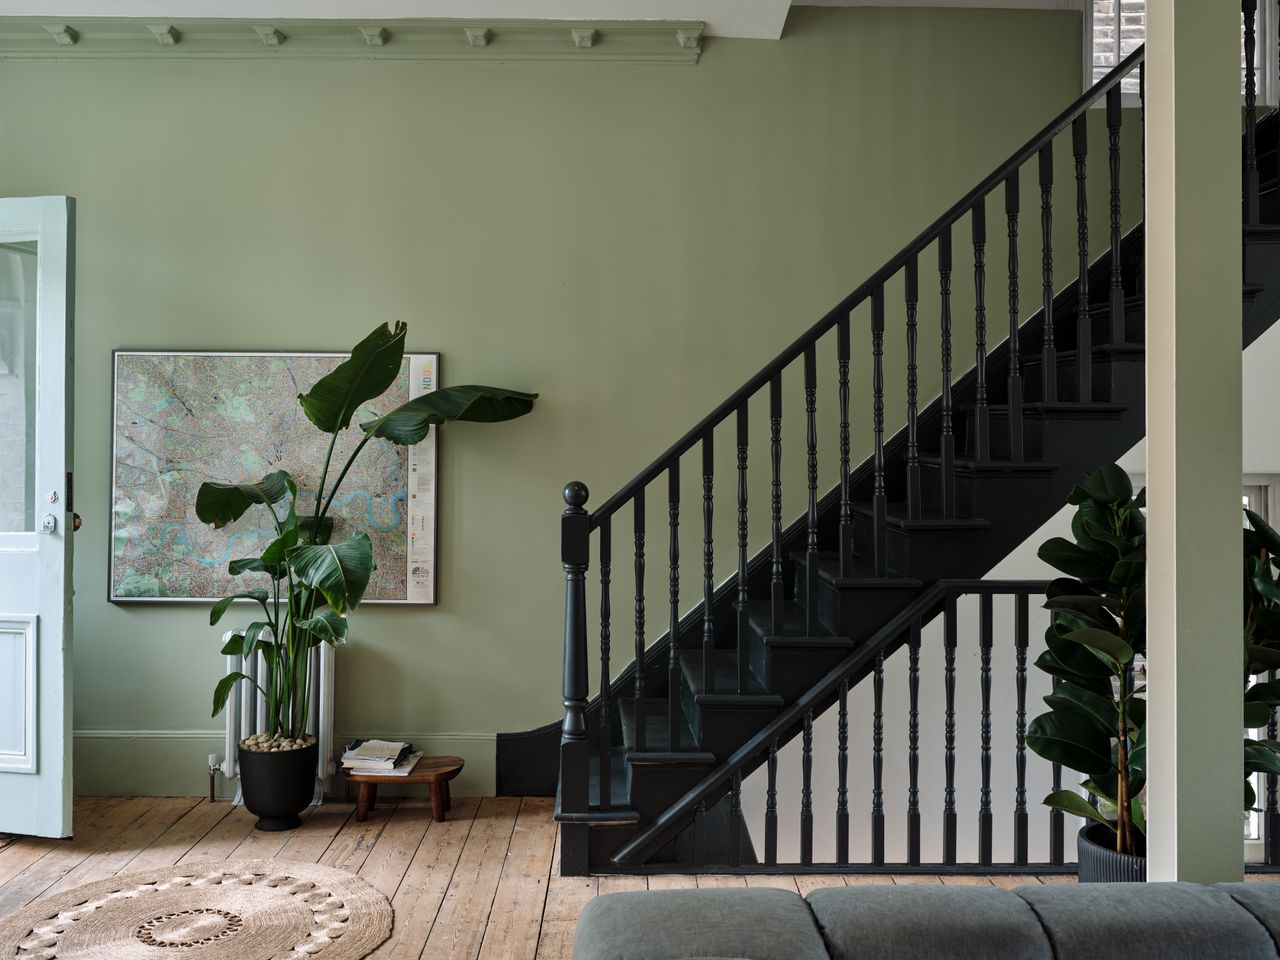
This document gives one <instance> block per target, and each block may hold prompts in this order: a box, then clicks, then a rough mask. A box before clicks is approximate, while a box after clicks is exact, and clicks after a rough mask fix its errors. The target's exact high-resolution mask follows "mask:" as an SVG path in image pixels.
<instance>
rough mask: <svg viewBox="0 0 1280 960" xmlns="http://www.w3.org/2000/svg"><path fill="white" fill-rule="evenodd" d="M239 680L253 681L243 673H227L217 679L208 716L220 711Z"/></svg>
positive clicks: (213, 715)
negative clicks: (211, 709) (211, 707)
mask: <svg viewBox="0 0 1280 960" xmlns="http://www.w3.org/2000/svg"><path fill="white" fill-rule="evenodd" d="M240 680H248V681H249V682H250V683H253V680H252V679H251V678H249V677H246V676H245V675H244V674H243V673H228V674H227V675H226V676H225V677H223V678H222V679H221V680H219V681H218V685H217V686H216V687H214V688H213V713H211V714H209V716H211V717H216V716H217V715H218V714H220V713H221V712H222V710H223V708H224V707H225V706H226V705H227V699H228V698H229V697H230V696H231V691H232V690H234V689H235V686H236V683H237V682H238V681H240ZM254 686H257V684H256V683H255V684H254ZM258 689H259V690H261V689H262V688H261V687H258Z"/></svg>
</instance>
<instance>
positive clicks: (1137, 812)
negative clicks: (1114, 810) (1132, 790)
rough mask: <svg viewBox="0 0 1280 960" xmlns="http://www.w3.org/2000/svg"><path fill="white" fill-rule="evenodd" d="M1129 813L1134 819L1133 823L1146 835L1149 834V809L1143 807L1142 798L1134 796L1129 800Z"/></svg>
mask: <svg viewBox="0 0 1280 960" xmlns="http://www.w3.org/2000/svg"><path fill="white" fill-rule="evenodd" d="M1129 813H1130V816H1131V817H1132V819H1133V825H1134V826H1135V827H1137V828H1138V832H1139V833H1140V834H1142V835H1143V836H1144V837H1145V836H1146V835H1147V811H1145V810H1143V809H1142V800H1141V799H1139V798H1138V797H1134V798H1133V799H1132V800H1130V801H1129Z"/></svg>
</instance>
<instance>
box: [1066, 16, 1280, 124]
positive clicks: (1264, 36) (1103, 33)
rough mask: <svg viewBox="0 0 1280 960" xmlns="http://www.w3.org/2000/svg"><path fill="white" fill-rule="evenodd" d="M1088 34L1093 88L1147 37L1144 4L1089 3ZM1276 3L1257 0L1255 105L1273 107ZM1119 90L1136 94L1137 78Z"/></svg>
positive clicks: (1242, 49)
mask: <svg viewBox="0 0 1280 960" xmlns="http://www.w3.org/2000/svg"><path fill="white" fill-rule="evenodd" d="M1088 9H1089V13H1090V17H1091V23H1090V32H1091V36H1092V42H1091V49H1092V52H1093V55H1092V61H1091V67H1092V73H1091V75H1090V79H1089V83H1090V84H1094V83H1097V82H1098V81H1099V80H1101V79H1102V78H1103V77H1105V76H1106V75H1107V73H1108V72H1109V71H1110V70H1111V69H1112V68H1113V67H1115V65H1116V64H1118V63H1119V62H1120V61H1121V60H1123V59H1124V58H1125V57H1127V56H1128V55H1129V54H1131V53H1133V51H1134V50H1136V49H1138V47H1140V46H1141V45H1142V43H1143V41H1144V40H1146V37H1147V0H1091V3H1090V6H1089V8H1088ZM1276 20H1277V18H1276V0H1259V2H1258V17H1257V27H1256V30H1257V47H1256V50H1257V53H1256V55H1255V56H1256V59H1255V60H1254V76H1255V78H1256V81H1257V84H1258V86H1257V90H1258V102H1260V103H1266V104H1274V103H1275V102H1276V95H1275V90H1276V86H1277V82H1276V77H1275V76H1273V75H1274V74H1275V72H1276V71H1275V70H1273V69H1272V68H1271V66H1272V65H1273V64H1275V63H1276V37H1275V24H1276ZM1244 73H1245V60H1244V16H1243V14H1242V15H1241V23H1240V89H1241V91H1243V90H1244V81H1245V77H1244ZM1121 89H1122V90H1123V92H1125V93H1128V94H1134V95H1136V94H1137V93H1138V74H1137V73H1136V72H1134V73H1133V74H1130V76H1129V77H1128V78H1126V79H1125V80H1124V82H1123V84H1122V87H1121Z"/></svg>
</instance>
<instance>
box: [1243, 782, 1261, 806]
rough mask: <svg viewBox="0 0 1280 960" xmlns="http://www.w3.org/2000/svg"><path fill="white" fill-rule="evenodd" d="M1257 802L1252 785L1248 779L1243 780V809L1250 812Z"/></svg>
mask: <svg viewBox="0 0 1280 960" xmlns="http://www.w3.org/2000/svg"><path fill="white" fill-rule="evenodd" d="M1257 802H1258V794H1257V793H1256V792H1255V791H1254V789H1253V784H1252V783H1251V782H1250V780H1249V778H1248V777H1245V778H1244V808H1245V810H1252V809H1253V808H1254V805H1255V804H1257Z"/></svg>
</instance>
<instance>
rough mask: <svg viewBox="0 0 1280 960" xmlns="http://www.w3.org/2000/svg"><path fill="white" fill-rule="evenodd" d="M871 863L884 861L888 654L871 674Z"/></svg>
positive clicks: (879, 660) (878, 662) (878, 655)
mask: <svg viewBox="0 0 1280 960" xmlns="http://www.w3.org/2000/svg"><path fill="white" fill-rule="evenodd" d="M871 862H872V863H875V864H882V863H884V654H877V656H876V666H875V672H874V673H873V674H872V677H871Z"/></svg>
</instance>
